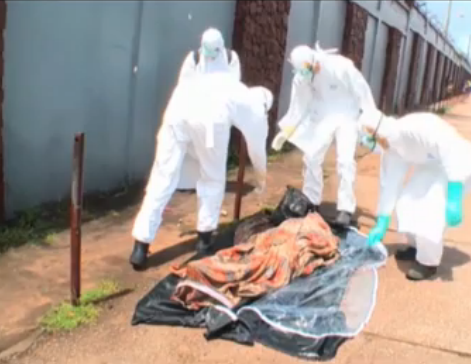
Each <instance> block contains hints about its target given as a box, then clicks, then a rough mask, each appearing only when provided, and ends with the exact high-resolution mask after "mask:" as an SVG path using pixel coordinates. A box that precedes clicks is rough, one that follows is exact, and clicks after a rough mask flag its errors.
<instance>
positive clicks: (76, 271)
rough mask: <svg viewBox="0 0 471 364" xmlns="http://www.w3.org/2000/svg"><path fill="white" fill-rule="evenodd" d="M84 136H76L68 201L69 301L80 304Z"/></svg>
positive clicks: (81, 134)
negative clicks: (69, 198) (69, 199)
mask: <svg viewBox="0 0 471 364" xmlns="http://www.w3.org/2000/svg"><path fill="white" fill-rule="evenodd" d="M84 144H85V135H84V134H83V133H80V134H76V135H75V138H74V150H73V153H74V154H73V160H72V191H71V201H70V295H71V297H70V300H71V303H72V305H74V306H77V305H78V304H79V302H80V283H81V277H80V271H81V250H82V247H81V245H82V231H81V228H82V201H83V151H84Z"/></svg>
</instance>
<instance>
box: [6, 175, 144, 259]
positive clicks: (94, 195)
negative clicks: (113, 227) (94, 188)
mask: <svg viewBox="0 0 471 364" xmlns="http://www.w3.org/2000/svg"><path fill="white" fill-rule="evenodd" d="M144 186H145V184H144V182H139V181H137V182H133V183H132V184H128V185H125V186H124V187H120V188H117V189H113V190H111V191H108V192H91V193H89V194H86V195H85V196H84V201H83V205H84V208H83V210H82V222H83V223H86V222H88V221H91V220H95V219H97V218H100V217H104V216H108V217H112V218H120V217H122V216H123V214H121V212H122V211H124V210H125V209H127V208H128V207H129V206H132V205H135V204H137V203H139V202H140V201H141V199H142V194H143V193H142V192H143V190H144ZM69 207H70V198H68V197H67V198H64V199H62V200H60V201H56V202H50V203H46V204H43V205H41V206H39V207H36V208H33V209H28V210H25V211H22V212H20V213H18V214H16V215H15V216H14V217H13V218H11V219H9V220H8V221H7V222H5V223H4V224H2V225H1V226H0V253H3V252H5V251H6V250H8V249H9V248H14V247H19V246H21V245H24V244H38V245H46V246H47V245H51V244H52V243H53V241H54V238H55V235H56V234H57V233H58V232H60V231H63V230H65V229H68V228H69V225H70V220H69V216H70V215H69V211H70V209H69Z"/></svg>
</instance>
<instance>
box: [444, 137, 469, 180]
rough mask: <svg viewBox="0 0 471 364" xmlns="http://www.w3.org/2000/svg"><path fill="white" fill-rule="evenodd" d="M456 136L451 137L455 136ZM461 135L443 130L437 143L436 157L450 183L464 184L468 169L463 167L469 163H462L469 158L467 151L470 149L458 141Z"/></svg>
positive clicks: (462, 141)
mask: <svg viewBox="0 0 471 364" xmlns="http://www.w3.org/2000/svg"><path fill="white" fill-rule="evenodd" d="M455 133H456V135H453V134H455ZM460 138H462V137H461V135H459V134H458V132H457V131H455V130H453V131H452V132H451V133H450V131H449V130H444V131H443V134H442V135H441V137H440V140H439V141H438V143H437V149H438V156H439V158H440V162H441V164H442V166H443V169H444V171H445V174H446V176H447V179H448V181H450V182H463V183H464V182H465V181H466V179H467V177H468V173H469V169H468V168H467V167H465V166H464V165H465V164H466V165H469V163H467V162H464V161H465V160H467V158H469V157H468V156H469V151H470V150H471V148H466V145H465V143H466V141H465V140H460Z"/></svg>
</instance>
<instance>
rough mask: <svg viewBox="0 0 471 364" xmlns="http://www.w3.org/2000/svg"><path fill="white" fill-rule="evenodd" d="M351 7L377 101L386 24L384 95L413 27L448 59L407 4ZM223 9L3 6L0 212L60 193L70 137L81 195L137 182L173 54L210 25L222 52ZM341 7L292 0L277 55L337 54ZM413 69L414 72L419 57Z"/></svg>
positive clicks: (400, 85)
mask: <svg viewBox="0 0 471 364" xmlns="http://www.w3.org/2000/svg"><path fill="white" fill-rule="evenodd" d="M353 3H356V4H357V5H358V6H360V7H361V8H362V9H365V10H366V11H367V12H368V13H369V17H368V19H367V23H366V31H365V44H364V52H363V58H362V59H361V63H360V64H361V70H362V72H363V73H364V75H365V78H366V79H367V80H368V81H369V83H370V85H371V88H372V90H373V93H374V96H375V99H376V101H377V102H378V103H379V102H380V100H381V92H382V83H383V77H384V74H385V72H386V70H385V68H386V67H385V64H386V59H387V55H386V49H387V43H388V27H391V26H392V27H395V28H397V29H399V31H400V32H401V33H402V34H403V41H402V44H401V49H402V52H401V54H400V56H399V59H398V62H397V65H396V67H398V75H397V80H398V82H396V83H395V85H394V94H391V96H392V95H394V96H395V97H394V99H395V102H396V103H397V102H398V100H401V99H403V98H404V96H405V92H406V91H407V90H406V89H407V78H408V73H409V69H410V58H411V56H410V51H411V35H412V34H413V32H418V33H419V34H420V35H421V36H422V37H423V38H424V39H425V40H426V41H427V42H428V43H430V44H432V45H433V46H434V47H435V48H437V49H438V50H439V51H440V52H442V53H444V54H446V55H447V56H448V57H451V58H453V59H457V61H458V60H459V57H458V56H457V55H456V54H455V52H454V50H453V47H452V46H450V44H448V43H447V41H445V40H444V39H443V37H442V35H440V34H439V33H438V32H437V30H436V29H434V27H433V26H431V25H430V24H429V23H428V21H426V19H425V18H424V17H423V16H422V15H421V14H419V13H418V12H417V11H416V10H412V11H410V12H409V11H407V8H406V7H405V5H404V2H397V1H389V0H388V1H386V0H384V1H379V0H365V1H353ZM235 5H236V0H231V1H228V0H226V1H191V2H190V1H138V0H135V1H117V0H116V1H111V0H109V1H54V0H49V1H41V0H36V1H30V0H11V1H8V6H7V29H6V32H5V34H4V38H5V50H4V55H5V69H4V85H3V86H4V91H5V99H4V107H3V110H4V115H3V116H4V163H5V167H4V175H5V182H6V191H5V196H6V203H7V206H6V210H7V214H10V215H11V213H12V212H13V211H15V210H19V209H24V208H28V207H31V206H35V205H37V204H39V203H41V202H46V201H51V200H57V199H60V198H63V197H64V196H66V195H67V194H68V193H69V188H70V177H71V176H70V172H71V158H72V155H71V154H72V140H73V135H74V133H76V132H85V134H86V147H85V150H86V161H85V187H86V191H94V190H107V189H110V188H114V187H118V186H119V185H122V184H124V183H125V182H128V181H130V180H136V179H143V178H146V177H147V174H148V173H149V169H150V165H151V162H152V159H153V156H154V148H155V133H156V130H157V128H158V126H159V124H160V118H161V115H162V111H163V109H164V107H165V104H166V102H167V100H168V97H169V93H170V91H171V90H172V88H173V87H174V84H175V81H176V77H177V73H178V70H179V68H180V66H181V62H182V60H183V58H184V56H185V55H186V53H187V52H188V51H189V50H194V49H197V47H198V44H199V37H200V35H201V33H202V32H203V31H204V29H206V28H208V27H210V26H214V27H217V28H219V29H220V30H221V31H222V32H223V34H224V36H225V39H226V43H227V46H229V47H230V46H231V44H230V40H231V38H232V31H233V22H234V11H235ZM267 6H268V5H267ZM346 12H347V2H346V1H345V0H336V1H332V0H325V1H304V0H293V1H292V2H291V11H290V17H289V20H288V35H287V46H286V52H285V55H284V56H285V59H287V58H288V56H289V53H290V51H291V50H292V48H293V47H294V46H295V45H298V44H301V43H304V44H309V45H313V44H314V43H315V41H316V40H319V42H320V44H321V46H322V47H323V48H332V47H336V48H339V50H341V48H342V45H343V37H344V28H345V18H346ZM424 47H425V45H424ZM425 53H426V52H422V54H423V56H422V57H425ZM424 59H425V58H424ZM283 67H284V69H283V75H282V86H281V91H280V95H279V96H280V100H279V104H278V105H279V107H278V113H279V115H281V114H283V113H284V112H285V111H286V109H287V107H288V104H289V96H290V88H291V79H292V73H291V67H290V66H289V64H288V63H287V62H285V64H284V65H283ZM419 67H420V69H419V71H418V74H419V77H422V76H420V75H423V73H424V68H425V66H424V62H420V65H419ZM434 68H435V65H434ZM242 71H243V69H242ZM467 71H468V73H469V72H470V71H471V70H469V69H467ZM433 75H434V77H435V72H433ZM438 78H440V79H441V73H439V74H438ZM437 81H440V80H437ZM422 83H423V80H419V81H418V82H417V85H418V86H417V87H418V88H420V87H421V85H422ZM434 91H435V93H436V94H437V93H438V90H434ZM416 94H417V98H419V97H420V96H419V94H420V93H419V92H417V93H416Z"/></svg>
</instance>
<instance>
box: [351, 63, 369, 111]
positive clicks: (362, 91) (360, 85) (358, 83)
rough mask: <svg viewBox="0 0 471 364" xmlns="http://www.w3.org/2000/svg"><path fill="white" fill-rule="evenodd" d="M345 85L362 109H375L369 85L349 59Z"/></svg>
mask: <svg viewBox="0 0 471 364" xmlns="http://www.w3.org/2000/svg"><path fill="white" fill-rule="evenodd" d="M345 76H346V82H347V87H348V89H349V91H350V93H351V94H353V96H354V97H355V99H356V101H357V103H358V105H359V107H360V108H361V109H362V110H367V109H373V110H375V109H376V102H375V99H374V97H373V93H372V92H371V88H370V85H368V82H367V81H366V80H365V77H364V76H363V74H362V73H361V72H360V71H359V70H358V69H357V68H356V67H355V65H354V64H353V62H351V61H350V66H348V67H347V69H346V75H345Z"/></svg>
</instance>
